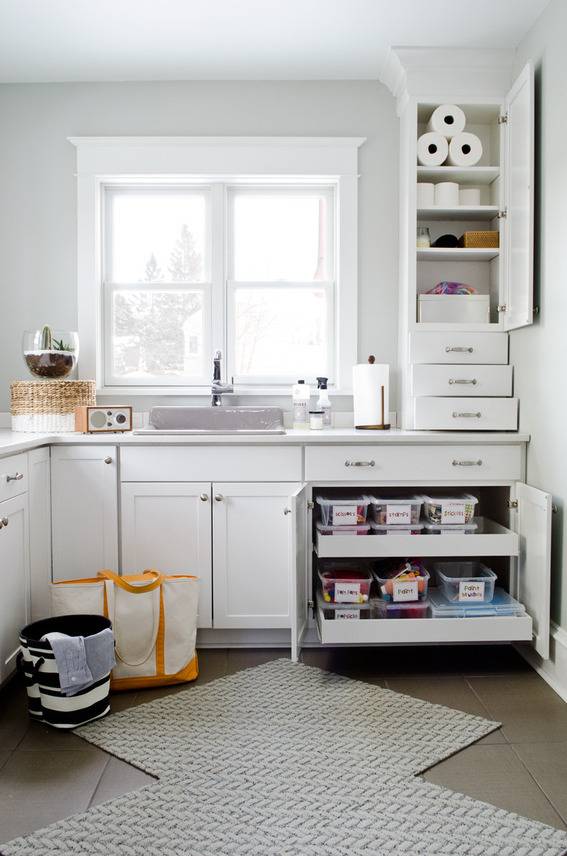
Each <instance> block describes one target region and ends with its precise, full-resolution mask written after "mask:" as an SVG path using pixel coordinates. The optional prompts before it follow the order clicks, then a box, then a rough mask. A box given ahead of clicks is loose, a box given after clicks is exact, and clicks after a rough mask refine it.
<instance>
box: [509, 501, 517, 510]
mask: <svg viewBox="0 0 567 856" xmlns="http://www.w3.org/2000/svg"><path fill="white" fill-rule="evenodd" d="M517 507H518V500H517V499H509V500H508V508H517Z"/></svg>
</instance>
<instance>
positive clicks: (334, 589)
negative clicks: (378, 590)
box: [319, 570, 372, 603]
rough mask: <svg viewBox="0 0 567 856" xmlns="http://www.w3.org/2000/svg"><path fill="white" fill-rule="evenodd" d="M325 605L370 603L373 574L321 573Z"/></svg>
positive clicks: (329, 571) (362, 572)
mask: <svg viewBox="0 0 567 856" xmlns="http://www.w3.org/2000/svg"><path fill="white" fill-rule="evenodd" d="M319 579H320V580H321V587H322V589H323V600H324V601H325V603H368V601H369V600H370V586H371V584H372V574H371V573H370V571H362V570H361V571H350V570H346V571H341V570H323V571H319Z"/></svg>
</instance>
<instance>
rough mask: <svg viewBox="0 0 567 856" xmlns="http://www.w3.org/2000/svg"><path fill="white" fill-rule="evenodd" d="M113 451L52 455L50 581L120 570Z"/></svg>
mask: <svg viewBox="0 0 567 856" xmlns="http://www.w3.org/2000/svg"><path fill="white" fill-rule="evenodd" d="M116 455H117V450H116V447H115V446H54V447H53V448H52V450H51V515H52V516H51V522H52V552H53V568H52V573H53V580H54V581H56V580H69V579H76V578H79V577H91V576H96V574H97V572H98V571H100V570H101V569H103V568H110V569H111V570H115V571H116V570H118V496H117V492H118V485H117V461H116Z"/></svg>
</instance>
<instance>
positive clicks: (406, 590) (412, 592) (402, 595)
mask: <svg viewBox="0 0 567 856" xmlns="http://www.w3.org/2000/svg"><path fill="white" fill-rule="evenodd" d="M418 585H419V583H418V581H417V580H406V581H405V582H402V581H401V580H394V584H393V586H392V588H393V592H392V599H393V601H394V603H403V602H404V601H406V600H417V599H418V594H419V589H418Z"/></svg>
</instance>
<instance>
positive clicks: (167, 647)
mask: <svg viewBox="0 0 567 856" xmlns="http://www.w3.org/2000/svg"><path fill="white" fill-rule="evenodd" d="M198 601H199V580H198V578H197V577H193V576H189V575H187V574H162V573H160V572H159V571H156V570H147V571H144V572H143V573H142V574H132V575H128V576H123V577H121V576H118V574H115V573H114V572H113V571H108V570H104V571H99V573H98V576H97V577H94V578H90V579H82V580H64V581H61V582H57V583H53V585H52V586H51V612H52V615H53V616H56V615H69V614H77V613H82V614H85V613H90V614H95V615H104V616H105V617H106V618H109V619H110V620H111V622H112V629H113V631H114V638H115V640H116V666H115V667H114V669H113V670H112V678H111V684H110V686H111V689H113V690H131V689H139V688H143V687H156V686H165V685H166V684H177V683H183V682H185V681H193V680H195V678H196V677H197V675H198V673H199V669H198V663H197V654H196V651H195V642H196V637H197V608H198Z"/></svg>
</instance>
